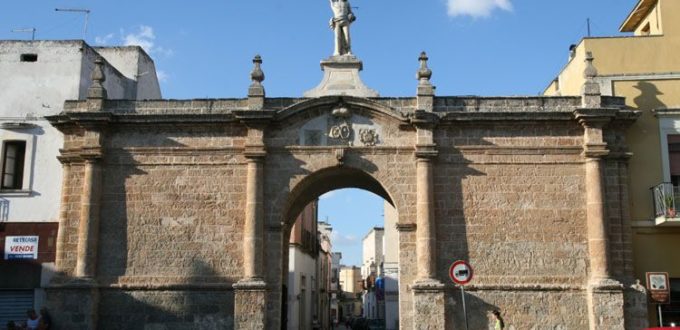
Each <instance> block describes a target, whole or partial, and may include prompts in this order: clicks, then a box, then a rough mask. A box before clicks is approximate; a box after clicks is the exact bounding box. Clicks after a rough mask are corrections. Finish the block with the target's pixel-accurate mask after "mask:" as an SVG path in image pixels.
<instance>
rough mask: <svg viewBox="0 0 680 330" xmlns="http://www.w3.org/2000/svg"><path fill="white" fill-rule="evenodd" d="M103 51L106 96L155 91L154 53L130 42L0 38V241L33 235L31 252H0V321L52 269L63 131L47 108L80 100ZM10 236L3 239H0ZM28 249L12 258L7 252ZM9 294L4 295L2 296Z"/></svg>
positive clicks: (23, 303)
mask: <svg viewBox="0 0 680 330" xmlns="http://www.w3.org/2000/svg"><path fill="white" fill-rule="evenodd" d="M100 56H101V57H103V62H104V63H103V70H104V73H105V75H106V81H105V82H104V87H105V88H106V90H107V92H108V98H109V99H160V98H161V92H160V88H159V85H158V79H157V77H156V69H155V66H154V63H153V60H152V59H151V58H150V57H149V56H148V55H147V54H146V53H145V52H144V51H143V50H142V49H141V48H140V47H137V46H131V47H105V48H93V47H90V46H89V45H88V44H87V43H85V42H84V41H7V40H4V41H0V143H1V144H0V162H1V163H2V166H0V170H2V173H1V174H0V248H2V249H3V251H4V250H5V247H7V250H11V246H13V244H18V242H19V238H18V236H29V237H32V238H31V239H33V238H37V246H36V247H37V252H36V253H35V254H34V255H28V256H27V255H18V254H8V253H7V252H8V251H4V252H5V253H3V255H2V259H1V260H0V274H1V276H0V324H2V325H5V324H7V322H8V321H9V320H15V319H21V320H23V319H25V317H26V309H27V307H32V308H36V309H38V308H39V307H41V306H42V303H43V300H44V291H43V290H42V289H41V288H42V287H44V286H45V285H46V284H47V282H48V281H49V280H50V278H51V275H50V274H52V273H53V269H54V261H55V258H56V256H55V253H56V244H57V233H58V228H59V213H60V212H59V205H60V199H61V181H62V166H61V164H60V163H59V160H58V159H57V155H58V154H59V148H61V147H62V146H63V137H62V134H61V133H60V132H59V131H57V130H56V129H55V128H53V127H52V126H51V125H50V124H49V123H48V122H47V121H46V120H45V117H46V116H51V115H57V114H59V113H60V112H62V110H63V106H64V101H65V100H83V99H85V98H86V97H87V90H88V87H89V86H90V85H91V83H92V80H91V78H90V77H91V74H92V71H93V69H94V67H95V59H96V58H97V57H100ZM7 237H10V239H7ZM21 257H29V258H30V259H27V260H26V259H22V260H21V261H18V260H17V259H13V258H21ZM7 302H9V303H7Z"/></svg>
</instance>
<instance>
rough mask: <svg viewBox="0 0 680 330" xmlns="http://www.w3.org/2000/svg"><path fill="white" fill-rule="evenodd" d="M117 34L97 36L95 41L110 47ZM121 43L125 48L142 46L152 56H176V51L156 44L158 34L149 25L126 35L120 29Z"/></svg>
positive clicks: (141, 26)
mask: <svg viewBox="0 0 680 330" xmlns="http://www.w3.org/2000/svg"><path fill="white" fill-rule="evenodd" d="M115 36H116V35H115V33H109V34H107V35H105V36H97V37H95V38H94V41H95V43H96V44H97V45H100V46H110V45H112V44H113V42H112V41H113V39H114V37H115ZM120 43H122V44H123V45H124V46H140V47H142V48H144V50H145V51H146V52H147V53H149V54H150V55H157V56H163V57H170V56H172V55H174V54H175V51H174V50H172V49H171V48H168V47H163V46H159V45H157V44H156V33H155V32H154V30H153V27H151V26H148V25H140V26H139V27H138V28H137V31H135V32H131V33H126V32H125V30H124V29H120Z"/></svg>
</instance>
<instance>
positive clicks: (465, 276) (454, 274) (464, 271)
mask: <svg viewBox="0 0 680 330" xmlns="http://www.w3.org/2000/svg"><path fill="white" fill-rule="evenodd" d="M472 274H473V271H472V267H471V266H470V264H468V263H467V262H465V261H463V260H458V261H456V262H454V263H453V264H452V265H451V268H449V277H451V280H452V281H453V282H454V283H456V284H459V285H465V284H468V283H470V281H472Z"/></svg>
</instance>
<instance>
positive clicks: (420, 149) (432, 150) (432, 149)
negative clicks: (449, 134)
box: [414, 144, 439, 159]
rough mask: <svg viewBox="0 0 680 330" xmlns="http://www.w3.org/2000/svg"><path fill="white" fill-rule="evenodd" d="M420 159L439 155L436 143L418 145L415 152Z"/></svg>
mask: <svg viewBox="0 0 680 330" xmlns="http://www.w3.org/2000/svg"><path fill="white" fill-rule="evenodd" d="M414 154H415V156H416V158H418V159H434V158H436V157H437V156H438V155H439V151H437V145H436V144H420V145H416V148H415V152H414Z"/></svg>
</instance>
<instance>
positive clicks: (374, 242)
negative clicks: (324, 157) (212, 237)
mask: <svg viewBox="0 0 680 330" xmlns="http://www.w3.org/2000/svg"><path fill="white" fill-rule="evenodd" d="M344 188H359V189H361V191H364V192H365V193H363V194H362V193H361V191H360V190H349V189H348V190H349V192H348V190H344V194H345V196H348V195H350V194H352V195H354V196H357V195H358V196H360V197H363V198H366V199H371V201H372V202H373V203H375V202H376V201H377V199H372V198H371V196H369V195H370V193H373V194H375V195H377V196H379V197H381V198H382V199H383V200H384V208H383V202H382V201H380V202H379V204H380V205H379V209H381V211H380V212H381V213H382V215H383V218H384V219H380V221H379V222H380V225H379V226H375V227H373V226H372V225H369V224H365V223H363V224H362V223H357V222H358V221H360V220H359V219H353V218H347V216H346V215H348V214H349V212H337V211H336V213H335V214H333V215H332V216H333V217H336V216H341V218H339V219H337V220H338V221H340V222H348V223H352V225H351V226H353V227H354V228H353V230H352V232H351V236H353V237H354V238H355V240H354V241H353V242H352V243H351V244H352V245H356V246H354V249H348V248H347V246H345V249H343V248H342V247H341V245H340V244H342V243H341V240H340V239H339V240H338V241H337V242H336V240H335V238H336V237H337V238H340V237H341V236H340V234H338V235H332V232H333V231H334V230H335V229H336V228H335V225H332V224H331V223H333V224H337V223H338V222H336V221H333V222H329V221H325V222H324V221H321V219H318V221H319V222H317V214H318V212H319V207H323V206H324V205H327V204H328V203H329V201H328V200H329V199H334V197H327V198H325V200H324V201H321V202H319V201H318V199H319V197H321V196H324V194H326V193H328V192H335V193H338V190H340V189H344ZM368 192H370V193H368ZM340 193H343V191H340ZM335 199H336V201H335V203H336V204H338V201H337V199H338V198H335ZM332 202H333V201H330V203H332ZM340 204H342V205H343V207H344V208H352V207H360V206H358V205H356V203H352V202H350V201H347V200H343V201H342V202H340ZM287 205H288V211H287V212H285V213H284V219H283V222H284V223H285V225H284V228H285V229H284V239H283V245H284V246H283V247H282V249H281V250H282V256H281V257H282V260H283V265H282V271H283V272H282V283H284V285H283V289H282V308H281V314H282V322H281V323H282V327H281V328H282V329H303V330H304V329H330V328H335V326H337V325H338V324H340V325H341V326H342V325H343V324H347V325H349V324H353V325H354V326H355V327H360V326H366V325H369V324H370V325H378V326H383V327H385V328H386V329H398V324H399V323H398V322H399V313H398V308H399V307H398V306H399V302H398V297H399V296H398V283H399V281H398V279H399V274H398V265H399V262H398V256H399V238H398V233H397V228H396V223H397V220H398V214H397V212H396V207H394V204H393V202H392V199H391V197H390V194H389V193H388V192H387V191H386V190H385V188H384V187H383V186H382V185H381V184H380V182H378V180H376V179H375V178H374V177H372V176H371V175H370V174H368V173H366V172H364V171H362V170H359V169H356V168H351V167H346V166H334V167H330V168H326V169H322V170H320V171H318V172H315V173H312V174H310V175H309V176H307V177H305V178H304V179H303V180H302V181H301V182H300V183H299V184H298V185H297V186H296V187H295V188H294V189H293V190H292V191H291V194H290V197H289V202H288V203H287ZM361 205H364V206H365V204H363V203H361ZM371 209H373V210H375V208H373V207H371ZM364 212H369V211H368V210H366V209H364V210H360V211H359V210H357V211H355V212H352V213H354V214H355V215H356V214H357V213H364ZM379 214H380V213H376V214H371V215H368V214H364V215H363V216H362V218H363V219H364V221H368V222H371V223H376V222H377V221H375V216H379ZM371 217H373V218H374V219H371ZM334 220H335V219H334ZM371 220H373V221H371ZM317 225H318V227H317ZM343 230H345V229H344V228H343ZM291 236H292V237H291ZM331 237H332V238H331ZM336 243H340V244H336ZM345 244H347V243H345ZM341 251H342V253H341ZM347 251H351V254H348V253H347ZM357 251H359V252H360V254H358V255H357ZM359 256H361V259H359Z"/></svg>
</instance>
